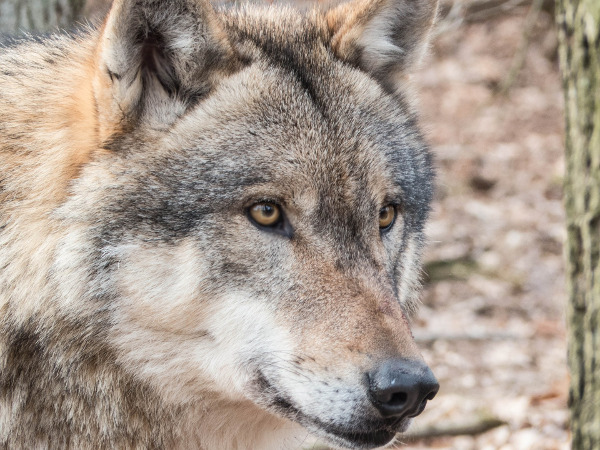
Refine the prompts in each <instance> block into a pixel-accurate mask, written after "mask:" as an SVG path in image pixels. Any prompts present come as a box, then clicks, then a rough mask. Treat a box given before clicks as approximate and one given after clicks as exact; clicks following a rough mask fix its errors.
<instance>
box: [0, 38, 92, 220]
mask: <svg viewBox="0 0 600 450" xmlns="http://www.w3.org/2000/svg"><path fill="white" fill-rule="evenodd" d="M71 39H72V38H68V37H56V38H53V40H52V41H51V43H49V44H46V45H42V44H23V45H24V46H25V47H26V48H27V51H26V52H24V51H22V50H20V48H19V47H20V46H17V47H15V48H14V49H11V48H9V49H6V51H4V52H3V54H1V55H0V65H2V66H3V65H4V64H6V66H7V67H11V71H12V73H11V74H10V76H6V77H0V81H1V82H2V86H3V92H2V93H1V94H0V102H1V103H6V104H7V105H10V108H8V107H7V108H4V109H3V114H4V115H5V116H4V117H2V122H3V123H5V124H8V126H9V127H10V128H8V127H7V128H6V132H5V131H4V130H2V129H0V130H1V131H0V154H2V155H3V162H2V163H3V164H6V165H8V167H7V169H8V170H7V171H6V172H4V173H12V174H14V176H15V178H17V177H27V179H28V183H27V189H28V191H27V192H18V193H15V194H17V195H19V197H20V198H23V197H26V198H27V200H28V201H29V202H33V203H34V204H36V206H37V207H38V208H43V206H45V208H43V209H45V211H40V212H47V211H48V209H51V208H53V207H55V206H56V205H57V204H59V203H60V202H61V201H63V200H64V198H65V197H66V196H67V195H68V185H69V182H70V180H72V179H73V178H76V177H77V176H78V173H79V170H80V168H81V166H82V165H83V164H85V163H86V162H88V161H89V160H90V158H91V157H92V154H93V152H94V150H95V149H96V148H97V146H98V142H97V131H96V128H97V126H96V123H95V122H96V120H95V114H96V113H95V105H94V99H93V93H92V89H91V77H92V75H93V73H92V72H93V70H94V69H93V51H94V48H93V46H94V40H95V38H94V37H93V36H92V35H90V36H88V37H86V38H81V39H80V40H78V42H77V45H73V44H70V43H71ZM12 130H15V133H18V139H16V136H15V135H13V134H11V131H12ZM9 181H10V180H9ZM18 184H19V183H15V185H18ZM7 186H8V187H9V188H10V183H7Z"/></svg>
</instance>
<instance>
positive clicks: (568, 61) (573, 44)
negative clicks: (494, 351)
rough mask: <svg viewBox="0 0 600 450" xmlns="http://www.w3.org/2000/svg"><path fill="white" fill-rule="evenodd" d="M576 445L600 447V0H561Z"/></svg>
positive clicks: (571, 394) (569, 314) (572, 404)
mask: <svg viewBox="0 0 600 450" xmlns="http://www.w3.org/2000/svg"><path fill="white" fill-rule="evenodd" d="M557 4H558V8H557V20H558V26H559V33H560V57H561V65H562V72H563V80H564V90H565V110H566V160H567V169H566V175H565V206H566V212H567V245H566V255H567V284H568V288H567V289H568V294H569V304H568V308H567V320H568V324H569V344H568V345H569V366H570V369H571V387H570V392H569V404H570V409H571V429H572V433H573V441H572V446H573V449H576V450H579V449H585V450H588V449H589V450H593V449H600V329H598V327H599V325H600V1H599V0H557Z"/></svg>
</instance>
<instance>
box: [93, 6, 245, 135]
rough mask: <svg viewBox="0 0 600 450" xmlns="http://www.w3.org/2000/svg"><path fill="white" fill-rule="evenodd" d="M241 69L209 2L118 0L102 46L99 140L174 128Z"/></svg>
mask: <svg viewBox="0 0 600 450" xmlns="http://www.w3.org/2000/svg"><path fill="white" fill-rule="evenodd" d="M236 67H237V60H236V58H235V55H234V52H233V50H232V48H231V45H230V43H229V41H228V39H227V35H226V33H225V32H224V30H223V29H222V27H221V26H220V23H219V21H218V18H217V17H216V14H215V12H214V10H213V9H212V6H211V5H210V4H209V2H208V1H207V0H168V1H167V0H116V1H115V2H114V3H113V6H112V8H111V10H110V13H109V15H108V17H107V19H106V22H105V24H104V27H103V28H102V30H101V36H100V38H99V41H98V46H97V49H96V63H95V76H94V85H93V89H94V96H95V99H96V104H97V106H98V108H97V109H98V120H99V129H100V130H99V131H100V139H101V140H102V141H105V140H106V139H107V138H108V137H110V136H111V135H113V134H115V133H119V131H120V129H121V130H122V129H123V128H125V127H129V128H131V127H135V126H137V125H139V124H140V123H141V122H144V123H146V122H151V126H153V127H165V126H168V125H169V124H170V123H172V122H173V120H174V119H175V118H176V117H177V116H178V115H180V114H182V113H183V111H185V109H186V108H187V107H188V106H189V104H190V103H193V102H194V101H195V100H196V99H197V98H199V97H201V96H203V95H205V94H206V93H207V92H208V91H210V89H211V87H212V86H213V85H214V84H215V83H216V82H217V80H218V79H219V78H222V77H224V76H226V75H227V74H229V73H231V72H232V71H234V70H235V69H236Z"/></svg>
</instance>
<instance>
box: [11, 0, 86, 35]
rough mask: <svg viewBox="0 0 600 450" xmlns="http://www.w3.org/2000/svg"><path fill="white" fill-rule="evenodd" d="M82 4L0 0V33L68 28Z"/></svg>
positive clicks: (82, 0) (73, 0)
mask: <svg viewBox="0 0 600 450" xmlns="http://www.w3.org/2000/svg"><path fill="white" fill-rule="evenodd" d="M84 4H85V0H0V33H4V34H14V33H17V32H21V31H36V32H47V31H53V30H56V29H58V28H69V27H70V26H71V25H72V23H73V21H75V20H77V19H79V18H80V15H81V12H82V10H83V7H84Z"/></svg>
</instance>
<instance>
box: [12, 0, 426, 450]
mask: <svg viewBox="0 0 600 450" xmlns="http://www.w3.org/2000/svg"><path fill="white" fill-rule="evenodd" d="M435 9H436V2H435V1H433V0H424V1H417V0H388V1H374V2H362V1H358V2H355V3H350V4H345V5H341V6H339V7H336V8H332V9H329V10H326V11H317V10H314V11H312V12H305V13H300V12H295V11H293V10H291V9H283V8H274V7H272V8H256V7H247V8H246V9H239V10H224V11H221V12H219V13H215V12H214V11H213V10H212V9H211V7H210V6H209V5H207V4H205V3H203V2H196V1H192V0H176V1H171V2H165V1H152V0H138V1H125V0H124V1H117V2H116V3H115V4H114V6H113V8H112V10H111V13H110V14H109V16H108V18H107V21H106V22H105V24H104V26H103V27H102V29H101V30H100V31H99V32H98V33H92V34H91V35H90V36H89V38H86V39H87V41H86V42H87V44H85V45H82V47H84V48H86V49H88V50H87V53H85V52H84V51H83V50H81V51H80V54H81V55H80V56H79V57H80V58H81V60H84V61H87V62H86V63H82V62H80V63H79V64H80V66H81V67H83V68H81V67H80V66H78V69H77V70H79V72H80V73H84V74H85V73H87V74H88V75H82V76H81V78H82V80H84V81H82V82H81V86H78V88H77V92H78V93H79V94H78V97H77V98H83V99H84V100H83V101H82V102H81V103H80V104H78V105H76V106H73V105H71V107H72V108H76V109H78V110H79V111H80V112H81V114H78V115H74V117H78V120H77V126H78V127H84V128H85V127H87V126H88V125H86V124H89V127H88V128H86V131H87V132H88V133H89V135H90V136H91V137H90V138H89V139H86V141H85V142H86V144H85V145H83V144H81V147H78V150H77V151H76V152H75V153H77V154H78V155H79V158H78V164H77V165H76V167H75V168H74V169H72V170H70V171H69V174H72V175H70V176H69V177H68V180H67V181H66V182H65V188H64V194H60V195H56V194H53V198H54V199H55V200H54V204H53V205H54V206H53V207H52V208H50V209H49V210H48V211H47V213H46V215H45V216H46V217H47V220H48V221H49V223H51V224H52V226H51V227H50V228H49V229H48V230H47V231H46V233H47V239H46V241H45V242H50V243H51V244H48V245H47V246H48V249H45V248H44V249H42V251H43V252H44V254H46V255H47V259H48V262H47V264H46V265H42V267H43V268H44V267H45V269H43V271H45V273H44V275H45V278H46V279H47V280H48V281H47V282H48V284H49V285H50V286H49V287H47V288H45V289H44V291H43V293H42V294H39V298H38V299H37V300H36V301H35V302H31V301H27V302H24V303H22V304H19V302H18V301H17V300H18V298H19V296H24V297H30V296H31V295H35V294H33V293H32V292H28V290H27V289H26V288H24V287H23V285H24V284H26V283H27V278H26V276H25V274H21V275H19V274H18V273H17V268H16V267H15V263H14V262H13V263H11V262H8V260H3V259H1V257H0V263H4V264H6V265H7V267H8V271H10V270H13V271H14V272H15V275H11V277H8V276H5V278H4V279H3V280H4V281H3V282H4V286H5V287H7V289H8V291H7V292H9V294H6V297H4V298H3V299H2V301H3V305H4V311H6V313H5V317H4V321H3V324H4V325H3V327H4V333H5V335H8V334H9V333H10V332H11V330H12V331H13V332H14V330H22V329H23V328H24V327H25V324H27V327H29V328H28V329H29V330H30V331H29V332H30V333H33V334H35V333H37V334H36V336H38V337H37V341H38V343H39V345H40V346H41V347H40V348H43V349H41V350H40V349H38V350H37V353H36V352H33V353H35V354H36V355H37V356H35V357H39V358H46V361H50V360H51V361H53V364H54V365H56V364H58V365H59V366H60V364H63V366H64V364H65V363H64V361H65V358H64V354H63V353H64V352H66V351H67V350H68V351H69V352H71V353H73V352H75V353H76V354H81V355H85V354H86V352H92V351H96V352H99V350H97V348H98V346H92V345H87V346H86V342H92V341H93V342H97V341H101V342H102V352H104V353H103V354H110V355H111V356H110V357H104V358H103V359H102V361H104V362H103V363H98V364H97V366H98V367H97V369H98V370H99V371H100V370H102V371H103V373H111V374H113V375H111V377H110V379H111V380H114V379H118V378H119V377H121V378H122V377H125V376H126V377H127V380H129V381H128V383H129V384H128V385H129V386H130V388H131V385H139V386H143V387H144V389H143V390H141V389H140V390H139V391H140V392H141V391H143V392H150V393H151V394H145V395H147V398H148V403H149V404H151V406H152V408H150V407H149V406H148V407H147V408H146V409H145V407H144V406H143V405H142V406H140V405H139V402H138V403H136V406H135V408H136V409H135V411H136V414H138V415H141V416H143V417H146V419H147V422H148V427H149V428H153V427H155V429H154V431H153V433H154V434H148V433H147V435H144V434H143V432H142V431H140V428H138V429H136V430H137V431H136V433H137V437H136V439H138V440H139V442H145V443H148V442H154V445H157V441H156V439H157V438H156V434H157V433H159V432H162V431H160V430H164V433H163V434H164V436H166V437H162V438H161V439H162V440H161V441H160V442H165V443H167V444H166V445H182V444H181V442H190V439H195V440H196V441H195V442H196V443H197V445H200V446H202V447H203V448H224V447H232V448H233V447H253V448H266V446H267V445H268V444H267V440H265V438H263V437H260V436H261V435H264V434H266V433H271V434H273V435H277V436H282V435H283V434H285V432H283V431H282V430H289V429H290V426H291V423H294V424H297V425H300V426H302V427H304V428H306V429H308V430H309V431H311V432H313V433H315V434H317V435H320V436H322V437H324V438H326V439H328V440H329V441H330V442H332V443H333V444H335V445H339V446H344V447H348V448H373V447H377V446H381V445H384V444H386V443H388V442H389V441H390V440H392V438H393V437H394V435H395V434H396V433H397V432H398V431H403V430H405V429H406V428H407V427H408V424H409V422H410V419H411V417H414V416H416V415H418V414H419V413H420V412H421V411H422V410H423V408H424V407H425V403H426V402H427V400H429V399H431V398H433V396H434V395H435V393H436V392H437V389H438V386H437V382H436V380H435V378H434V377H433V375H432V373H431V371H430V370H429V368H428V367H427V366H426V365H425V363H424V362H423V361H422V359H421V357H420V355H419V352H418V350H417V348H416V345H415V343H414V341H413V339H412V336H411V333H410V329H409V325H408V321H407V318H408V317H409V315H410V313H411V312H412V311H413V310H414V307H415V303H416V300H415V299H416V295H417V288H418V270H419V269H418V259H419V254H420V249H421V246H422V240H423V238H422V232H423V225H424V221H425V220H426V217H427V214H428V209H429V202H430V200H431V196H432V178H433V174H432V167H431V158H430V154H429V152H428V149H427V147H426V145H425V143H424V142H423V138H422V137H421V134H420V133H419V131H418V128H417V123H416V117H415V114H414V111H413V110H412V108H411V106H410V104H409V101H408V96H409V95H408V93H407V92H405V91H404V87H403V82H402V79H403V77H404V76H405V75H406V73H407V71H408V70H409V69H410V68H411V67H412V66H413V64H414V63H415V62H416V61H417V60H418V59H419V56H420V54H421V52H422V48H423V47H424V46H425V45H426V40H427V39H426V38H427V35H428V33H429V29H430V27H431V24H432V22H433V18H434V16H435ZM56 45H58V44H56ZM61 45H62V44H61ZM37 51H42V50H37ZM65 53H66V54H68V52H65ZM65 64H67V63H66V62H65ZM72 70H75V69H72ZM81 92H83V93H81ZM1 99H2V98H1V97H0V100H1ZM7 104H8V102H7ZM90 105H92V106H90ZM82 117H83V119H81V118H82ZM68 126H74V125H68ZM0 133H2V127H1V126H0ZM2 145H3V141H2V140H1V139H0V148H4V147H1V146H2ZM52 145H53V146H54V147H52V146H50V147H52V148H59V147H61V146H63V147H67V146H69V145H71V146H73V145H76V144H73V143H69V142H60V143H54V144H52ZM5 148H8V145H7V146H6V147H5ZM86 149H87V150H86ZM81 152H83V153H84V155H83V156H81ZM64 153H65V155H72V153H73V152H70V153H69V152H66V151H64ZM6 160H7V161H9V162H8V163H5V164H6V165H8V167H11V166H10V164H17V163H15V162H11V161H13V160H10V159H6ZM62 164H64V165H69V164H71V165H73V162H72V156H71V159H68V158H67V157H66V156H65V160H64V161H63V162H62ZM10 177H11V175H8V178H7V180H8V181H5V180H3V179H0V183H2V184H3V187H4V192H7V191H8V190H9V189H13V190H14V192H25V191H19V189H21V188H19V187H17V188H13V187H12V186H13V184H16V182H15V183H12V184H11V182H12V181H13V180H11V179H10ZM1 193H2V190H0V195H1ZM23 195H25V196H26V195H28V194H27V193H24V194H23ZM36 195H37V197H36V198H38V197H39V198H41V197H43V194H39V193H38V194H36ZM4 198H5V199H6V205H7V206H6V207H4V209H3V210H2V214H1V215H0V219H2V221H3V222H0V236H2V235H4V238H3V239H2V240H1V241H0V245H1V246H3V247H0V248H2V249H3V251H4V250H6V252H5V254H6V255H9V254H10V255H13V256H15V255H16V256H18V258H17V259H19V260H20V261H25V260H27V258H29V257H28V256H26V255H25V256H24V252H25V250H24V248H25V247H24V246H23V245H20V244H19V243H18V241H19V239H22V238H23V237H22V236H23V234H22V233H21V232H20V231H17V228H16V226H15V225H13V224H14V223H16V222H18V220H16V219H17V218H18V217H19V213H18V212H13V209H16V208H12V206H14V205H13V204H12V203H11V202H10V200H9V199H10V198H14V195H13V196H9V195H7V194H5V197H4ZM56 198H58V200H56ZM5 217H8V219H6V218H5ZM8 257H9V256H6V258H8ZM13 259H14V258H13ZM11 264H12V266H11ZM8 271H7V273H8ZM25 304H26V305H27V306H26V307H25V306H23V305H25ZM59 320H60V321H62V322H61V323H64V322H68V323H70V324H72V325H71V326H70V327H69V330H70V332H71V333H72V336H71V335H70V336H71V340H70V341H69V342H71V344H72V340H73V339H79V340H80V341H79V343H78V345H76V346H74V347H73V345H70V346H66V345H61V339H63V337H62V335H61V333H64V330H61V329H58V327H57V326H56V325H55V324H57V323H59ZM32 322H33V323H37V322H39V324H38V325H37V326H33V327H32V326H31V324H32ZM40 329H43V330H44V332H43V333H42V332H41V331H40ZM32 330H37V331H32ZM73 336H74V337H73ZM4 341H5V345H7V346H10V345H16V344H14V342H13V341H10V340H8V339H7V338H4ZM10 342H13V343H12V344H11V343H10ZM50 342H51V343H52V345H51V344H50ZM44 349H45V350H44ZM49 349H51V350H49ZM94 349H96V350H94ZM30 353H32V352H30ZM15 355H17V356H15V358H17V359H18V354H17V353H15ZM29 357H32V356H31V355H29ZM61 358H62V359H61ZM88 359H89V358H88ZM88 359H85V357H81V358H79V359H77V358H75V359H71V360H68V359H67V360H68V361H71V362H70V364H71V366H72V370H71V372H69V374H66V373H67V372H68V371H62V372H60V373H61V375H60V377H58V378H57V376H56V374H55V373H54V374H53V375H52V374H46V375H42V376H41V377H40V378H41V379H42V381H40V383H46V384H48V385H51V384H52V383H54V385H57V384H58V385H61V383H62V385H65V381H64V377H72V378H73V377H77V376H79V377H82V378H85V380H86V381H85V383H83V382H82V383H83V384H85V388H84V387H81V386H79V389H84V390H85V389H92V387H91V386H93V385H94V381H93V380H94V379H95V378H96V379H97V377H98V373H96V372H94V370H92V369H89V367H88V365H85V367H86V372H85V377H84V375H82V373H83V372H82V371H83V369H82V368H83V367H84V364H83V363H82V362H81V361H83V360H85V361H88ZM60 361H63V363H61V362H60ZM46 365H48V366H49V365H50V363H48V364H46ZM46 365H44V364H42V366H44V367H45V366H46ZM94 367H95V366H94ZM125 374H126V375H125ZM14 377H17V375H14ZM61 377H63V378H61ZM61 380H62V381H61ZM103 380H104V379H103ZM71 381H72V380H71ZM105 381H106V380H105ZM106 383H108V384H110V383H109V382H108V381H106ZM80 384H81V383H80ZM71 385H72V386H77V383H75V382H72V383H71V384H69V386H71ZM113 388H114V389H115V390H117V391H118V390H119V389H123V388H122V387H121V385H120V384H118V383H115V385H114V386H113ZM3 389H4V392H6V391H7V390H9V389H10V388H9V387H6V386H5V387H4V388H3ZM70 389H72V391H73V392H75V391H76V389H75V387H73V388H70ZM108 391H110V389H106V392H104V390H100V391H99V394H98V395H100V396H104V397H103V398H106V399H108V400H107V401H108V402H109V403H110V399H111V398H112V397H111V396H114V395H115V394H114V393H110V392H108ZM73 392H70V394H69V395H73V396H75V397H76V395H75V394H73ZM136 392H138V391H136ZM69 401H72V402H75V403H77V399H72V400H69ZM5 402H8V403H10V401H9V400H5ZM121 403H123V404H126V403H127V402H125V401H122V402H121ZM77 404H78V405H79V403H77ZM121 406H122V405H121ZM112 407H113V408H117V409H118V407H119V405H112ZM122 407H123V411H126V410H127V408H125V406H122ZM82 408H83V407H82ZM16 409H17V413H16V414H13V416H11V420H13V422H15V419H14V418H15V417H17V416H18V408H16ZM150 409H151V410H152V411H154V412H153V413H152V414H151V412H150ZM127 411H129V410H127ZM156 411H163V413H161V414H157V413H156ZM164 411H168V413H164ZM122 414H124V415H125V416H126V417H127V414H131V412H123V413H122ZM56 415H57V418H56V421H59V420H60V417H58V416H60V414H59V413H56ZM75 416H76V418H75V419H73V421H74V422H77V420H79V419H78V418H77V414H75ZM83 416H84V415H82V417H83ZM19 417H20V416H19ZM85 417H86V419H87V420H90V418H89V415H88V416H85ZM18 420H22V419H18ZM98 420H99V419H98ZM106 420H108V419H106ZM124 420H125V421H127V420H128V419H127V418H125V419H124ZM153 420H154V421H155V422H157V423H154V422H153ZM15 423H17V422H15ZM22 423H23V422H22ZM243 424H246V425H243ZM249 424H252V425H249ZM20 426H22V425H18V423H17V425H15V426H14V428H13V432H15V433H18V432H19V430H20V429H19V427H20ZM99 428H101V427H99ZM105 428H108V430H109V431H107V432H106V433H105V435H103V437H102V439H100V438H96V439H97V440H98V442H100V443H101V444H103V445H108V444H109V443H110V442H113V441H111V440H110V439H113V438H114V436H117V435H118V433H122V431H119V432H117V431H116V430H112V431H111V429H110V426H109V425H105ZM292 428H293V427H292ZM132 429H133V428H132ZM239 429H242V430H243V431H239ZM61 430H64V431H62V432H63V433H69V434H74V433H75V431H74V427H72V428H68V429H66V428H64V427H63V428H61ZM156 430H159V431H156ZM167 430H168V431H167ZM274 430H275V431H274ZM238 431H239V432H240V433H241V432H243V433H245V434H246V435H247V436H250V437H246V438H245V439H246V440H244V438H242V437H240V436H238V435H237V433H238ZM22 433H24V432H22ZM87 433H88V435H89V434H93V433H91V432H90V431H89V430H88V431H87ZM111 433H112V434H111ZM23 436H25V435H24V434H23ZM111 436H112V437H111ZM144 436H145V437H144ZM152 436H154V437H152ZM161 436H162V435H161ZM190 436H192V437H190ZM0 437H1V433H0ZM131 439H133V437H131ZM144 439H146V440H145V441H144ZM152 439H154V441H152ZM252 439H254V440H253V441H252ZM113 440H114V439H113ZM24 441H25V438H23V439H22V440H21V441H20V442H24ZM0 442H2V441H1V440H0ZM71 442H76V441H74V440H73V441H71ZM169 443H170V444H169ZM177 443H179V444H177ZM272 445H274V448H281V447H280V445H281V442H279V443H277V442H274V443H272ZM192 446H193V445H192Z"/></svg>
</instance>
